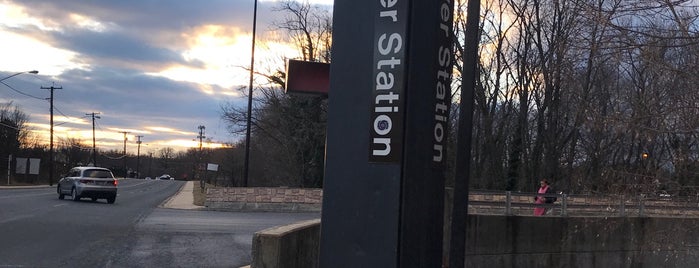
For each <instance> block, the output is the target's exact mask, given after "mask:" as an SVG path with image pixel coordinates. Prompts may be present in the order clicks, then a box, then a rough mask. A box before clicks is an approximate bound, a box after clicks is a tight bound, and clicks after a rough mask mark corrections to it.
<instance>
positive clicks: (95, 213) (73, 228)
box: [0, 180, 320, 268]
mask: <svg viewBox="0 0 699 268" xmlns="http://www.w3.org/2000/svg"><path fill="white" fill-rule="evenodd" d="M182 185H183V182H181V181H154V180H152V181H144V180H122V181H120V184H119V192H118V196H117V199H116V202H115V203H114V204H107V203H106V201H105V200H103V199H100V200H98V201H97V202H92V201H89V199H85V200H83V201H79V202H75V201H72V200H67V199H66V200H58V195H57V194H56V190H55V188H53V187H51V188H49V187H41V188H31V189H0V268H5V267H240V266H243V265H247V264H249V263H250V262H251V256H250V249H251V243H252V242H251V241H252V235H253V233H254V232H256V231H259V230H262V229H266V228H269V227H273V226H278V225H284V224H289V223H293V222H297V221H301V220H307V219H314V218H319V217H320V215H319V214H317V213H239V212H216V211H205V210H179V209H169V208H162V207H158V206H159V205H161V204H162V203H163V202H164V201H165V200H166V199H167V198H168V197H170V196H172V195H173V194H175V193H176V192H177V190H179V189H180V187H181V186H182Z"/></svg>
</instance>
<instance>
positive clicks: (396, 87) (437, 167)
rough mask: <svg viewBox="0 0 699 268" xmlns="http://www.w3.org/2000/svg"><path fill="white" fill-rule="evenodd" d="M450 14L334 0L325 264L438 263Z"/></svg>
mask: <svg viewBox="0 0 699 268" xmlns="http://www.w3.org/2000/svg"><path fill="white" fill-rule="evenodd" d="M452 14H453V2H451V1H450V0H440V1H417V0H370V1H356V0H335V4H334V14H333V17H334V21H333V50H332V55H333V57H332V64H331V66H330V92H329V104H328V134H327V152H326V174H325V181H324V186H323V188H324V197H323V198H324V199H323V214H322V225H321V251H320V265H321V267H327V268H331V267H332V268H336V267H352V268H354V267H381V268H390V267H441V265H442V246H443V245H442V236H443V231H442V230H443V226H444V219H443V217H444V214H443V212H444V167H445V163H444V161H445V159H446V151H445V150H446V145H445V142H446V135H447V126H448V122H447V118H448V115H449V111H448V109H449V108H448V107H449V103H450V102H451V100H450V92H451V90H450V89H451V73H452V61H453V53H452V47H453V44H452V42H451V41H452V38H453V36H452Z"/></svg>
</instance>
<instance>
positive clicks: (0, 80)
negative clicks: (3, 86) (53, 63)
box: [0, 70, 39, 82]
mask: <svg viewBox="0 0 699 268" xmlns="http://www.w3.org/2000/svg"><path fill="white" fill-rule="evenodd" d="M24 73H27V74H38V73H39V71H37V70H31V71H27V72H19V73H16V74H13V75H10V76H7V77H5V78H2V79H0V82H2V81H5V80H6V79H9V78H12V77H15V76H18V75H20V74H24Z"/></svg>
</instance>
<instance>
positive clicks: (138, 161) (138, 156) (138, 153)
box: [136, 135, 143, 179]
mask: <svg viewBox="0 0 699 268" xmlns="http://www.w3.org/2000/svg"><path fill="white" fill-rule="evenodd" d="M141 138H143V136H142V135H138V136H136V139H138V140H137V141H136V144H138V150H137V151H136V179H140V178H141V143H143V142H142V141H141Z"/></svg>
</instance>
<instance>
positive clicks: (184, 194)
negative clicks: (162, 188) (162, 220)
mask: <svg viewBox="0 0 699 268" xmlns="http://www.w3.org/2000/svg"><path fill="white" fill-rule="evenodd" d="M193 191H194V182H193V181H187V182H185V184H184V186H182V188H180V190H179V191H178V192H177V193H176V194H175V195H173V196H172V197H170V199H168V200H167V201H165V203H163V205H162V207H164V208H173V209H202V208H204V207H203V206H197V205H194V194H193Z"/></svg>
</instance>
